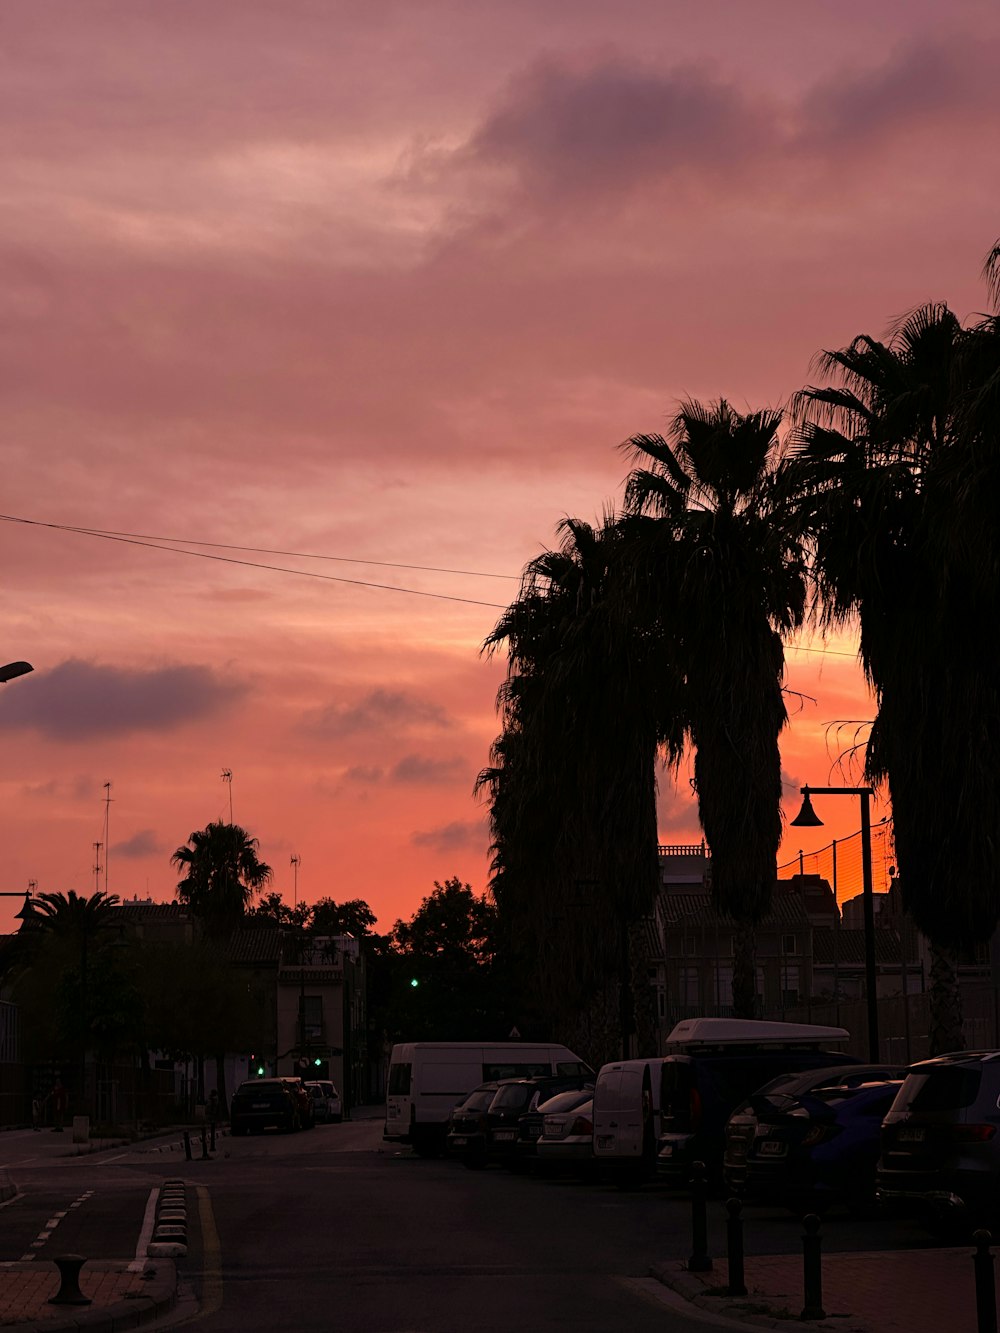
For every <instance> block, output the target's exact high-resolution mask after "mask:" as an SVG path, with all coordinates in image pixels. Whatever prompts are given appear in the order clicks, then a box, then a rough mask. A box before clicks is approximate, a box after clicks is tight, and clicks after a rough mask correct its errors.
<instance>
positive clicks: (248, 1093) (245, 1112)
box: [229, 1078, 302, 1136]
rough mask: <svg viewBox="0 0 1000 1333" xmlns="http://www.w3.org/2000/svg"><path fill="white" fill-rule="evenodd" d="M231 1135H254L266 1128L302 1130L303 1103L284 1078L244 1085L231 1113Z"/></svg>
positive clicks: (249, 1082) (240, 1087)
mask: <svg viewBox="0 0 1000 1333" xmlns="http://www.w3.org/2000/svg"><path fill="white" fill-rule="evenodd" d="M229 1127H230V1133H231V1134H233V1135H234V1136H239V1135H241V1134H250V1133H253V1132H255V1131H257V1130H262V1129H283V1130H286V1131H288V1132H289V1133H290V1132H291V1131H293V1130H296V1129H301V1128H302V1113H301V1109H300V1105H299V1100H298V1098H297V1097H296V1095H295V1093H294V1092H293V1091H292V1089H291V1088H290V1087H289V1085H288V1081H287V1080H286V1079H282V1078H257V1079H251V1080H250V1081H248V1082H246V1083H241V1084H240V1086H239V1087H238V1088H237V1089H236V1091H235V1092H234V1093H233V1100H232V1104H231V1106H230V1111H229Z"/></svg>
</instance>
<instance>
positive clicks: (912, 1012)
mask: <svg viewBox="0 0 1000 1333" xmlns="http://www.w3.org/2000/svg"><path fill="white" fill-rule="evenodd" d="M867 1012H868V1011H867V1006H866V1002H865V1001H864V1000H863V999H862V1000H841V1001H840V1002H839V1003H834V1002H833V1001H830V1002H828V1003H824V1004H811V1005H799V1006H797V1007H796V1008H794V1009H792V1008H786V1009H785V1010H784V1013H783V1014H781V1015H780V1017H782V1018H783V1019H784V1021H785V1022H788V1023H820V1024H822V1025H824V1026H829V1027H843V1028H846V1029H847V1031H848V1032H849V1033H850V1040H849V1041H848V1043H847V1047H846V1049H847V1051H848V1052H849V1053H850V1054H851V1055H857V1056H859V1057H860V1058H861V1059H863V1060H867V1059H868V1039H867V1032H868V1017H867ZM962 1016H963V1024H964V1031H965V1046H966V1049H967V1050H972V1051H974V1050H983V1049H1000V992H998V991H997V990H996V989H995V988H994V987H993V986H984V985H982V984H979V985H976V986H968V987H966V986H963V987H962ZM764 1017H765V1018H771V1019H777V1018H778V1017H779V1015H778V1014H777V1013H769V1014H765V1015H764ZM930 1017H931V997H930V992H929V991H924V992H921V993H918V994H915V995H881V996H879V1000H878V1026H879V1059H880V1060H898V1061H899V1062H900V1063H901V1064H911V1063H912V1062H913V1061H914V1060H926V1059H927V1057H928V1056H929V1055H930V1040H929V1032H930Z"/></svg>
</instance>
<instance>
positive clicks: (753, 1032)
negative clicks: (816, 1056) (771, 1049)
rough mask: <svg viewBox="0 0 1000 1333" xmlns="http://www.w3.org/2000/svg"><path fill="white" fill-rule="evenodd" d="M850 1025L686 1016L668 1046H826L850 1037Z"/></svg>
mask: <svg viewBox="0 0 1000 1333" xmlns="http://www.w3.org/2000/svg"><path fill="white" fill-rule="evenodd" d="M849 1036H850V1034H849V1033H848V1031H847V1029H846V1028H827V1027H820V1026H819V1025H818V1024H816V1023H767V1022H764V1021H762V1020H761V1019H756V1018H685V1019H683V1020H682V1021H681V1022H680V1023H678V1024H677V1026H676V1027H675V1028H674V1030H673V1031H672V1032H671V1034H670V1036H669V1037H668V1038H667V1043H666V1049H667V1050H668V1051H670V1050H677V1049H679V1048H683V1047H687V1046H760V1045H764V1044H767V1045H769V1046H822V1045H826V1044H827V1043H833V1044H837V1043H839V1042H843V1041H847V1039H848V1037H849Z"/></svg>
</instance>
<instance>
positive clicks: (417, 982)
mask: <svg viewBox="0 0 1000 1333" xmlns="http://www.w3.org/2000/svg"><path fill="white" fill-rule="evenodd" d="M410 985H411V986H419V985H420V982H419V981H418V980H417V979H416V977H411V978H410Z"/></svg>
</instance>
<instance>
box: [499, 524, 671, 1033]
mask: <svg viewBox="0 0 1000 1333" xmlns="http://www.w3.org/2000/svg"><path fill="white" fill-rule="evenodd" d="M560 533H561V537H562V543H561V545H560V547H559V549H558V550H552V551H546V552H544V553H543V554H542V555H540V556H539V557H538V558H537V559H536V560H534V561H532V562H531V563H530V564H529V565H528V566H527V568H526V570H525V574H524V578H523V581H522V587H521V591H520V595H519V596H518V598H517V599H516V600H515V602H514V603H513V604H512V605H511V607H510V608H508V610H507V612H506V613H505V614H504V615H503V616H502V617H501V619H500V621H499V622H498V624H497V626H496V628H495V629H494V631H493V633H492V634H491V635H490V637H489V638H488V639H487V641H486V650H487V651H488V652H493V651H497V650H498V649H499V648H500V647H501V646H504V647H505V648H506V650H507V654H508V673H507V679H506V681H505V682H504V685H503V686H502V688H501V691H500V695H499V699H498V708H499V711H500V713H501V719H502V731H501V734H500V736H499V737H498V739H497V741H496V743H495V744H494V747H493V751H492V765H491V767H490V768H488V769H486V770H484V772H483V773H482V774H481V775H480V778H479V783H478V787H479V788H480V789H485V790H487V791H488V793H489V798H490V815H491V829H492V836H493V878H492V881H491V888H492V891H493V895H494V898H495V900H496V903H497V907H498V912H499V920H500V930H501V940H502V941H503V943H504V944H505V946H506V948H507V951H508V952H509V953H513V954H514V955H515V956H516V957H517V958H519V959H520V960H521V964H522V977H523V978H524V984H525V985H526V986H530V987H531V989H532V990H533V991H534V993H535V994H536V995H537V996H538V997H540V998H541V1000H542V1003H543V1006H544V1009H545V1013H546V1016H547V1017H548V1018H549V1020H550V1021H551V1022H552V1023H553V1025H554V1026H556V1027H559V1028H560V1029H561V1030H562V1031H563V1032H564V1033H567V1035H568V1034H569V1033H570V1031H571V1030H572V1027H573V1025H574V1024H576V1028H577V1032H578V1033H579V1032H580V1016H581V1013H583V1014H585V1015H586V1016H587V1019H588V1020H589V1024H590V1028H591V1032H590V1036H589V1037H588V1036H587V1035H586V1034H585V1033H584V1034H581V1035H579V1036H578V1037H577V1040H579V1041H581V1042H582V1043H584V1044H589V1050H590V1052H591V1053H592V1054H593V1055H594V1056H595V1058H596V1057H597V1056H598V1055H603V1056H604V1057H605V1058H611V1057H612V1056H613V1055H615V1054H617V1053H618V1036H619V1035H623V1036H624V1038H625V1041H624V1044H626V1045H627V1038H628V1034H629V1032H630V1031H631V1030H633V1028H634V1026H635V1019H634V1016H633V1013H632V1012H631V1011H632V1010H633V1009H634V1006H635V1003H636V1001H637V1000H638V999H640V998H641V997H643V996H644V995H645V992H647V991H648V986H646V985H645V984H644V985H643V986H642V987H634V986H632V987H630V986H629V985H628V975H627V973H628V970H629V969H628V967H627V966H626V964H625V955H626V954H628V955H629V962H630V965H631V967H632V968H634V969H635V970H638V966H639V964H638V959H639V958H640V957H641V954H640V953H639V951H638V950H637V949H636V948H635V947H633V948H631V949H629V948H628V947H627V942H628V938H629V936H628V932H629V931H630V930H631V931H632V934H633V937H634V938H633V945H635V944H637V943H639V940H638V938H635V937H637V936H638V935H641V932H637V931H636V930H635V927H636V926H637V923H639V922H640V921H641V919H642V918H643V917H644V916H645V915H646V914H648V912H649V911H650V910H651V906H652V903H653V900H654V898H655V894H656V889H657V884H658V872H657V859H656V810H655V791H656V784H655V764H656V755H657V743H658V740H659V739H661V738H660V737H659V736H658V732H657V720H658V718H659V717H661V716H663V715H666V714H667V713H668V711H669V710H667V709H666V708H665V707H664V706H663V705H662V703H661V702H660V698H661V696H662V695H663V693H664V691H665V688H666V686H667V681H666V680H665V678H664V676H663V675H662V673H661V675H660V676H656V675H655V674H654V673H653V671H652V670H651V663H652V656H651V639H650V637H649V636H645V637H644V636H643V634H642V632H641V629H640V627H639V626H638V625H637V624H636V623H635V622H634V621H632V620H630V619H629V618H628V617H627V616H626V615H625V614H623V611H624V601H623V598H622V596H621V595H620V594H621V578H622V565H621V560H622V555H623V553H624V551H625V550H626V549H627V541H626V539H625V535H624V532H623V528H622V525H621V524H619V523H617V522H616V521H615V520H614V519H613V518H612V517H611V516H610V515H605V517H604V520H603V522H602V523H601V525H600V526H598V527H593V526H591V525H590V524H587V523H584V522H581V521H579V520H576V519H567V520H565V521H564V522H563V524H562V525H561V528H560ZM664 739H665V741H666V743H667V745H668V747H669V746H670V745H671V744H672V739H673V738H671V737H669V736H668V737H665V738H664ZM642 977H643V982H644V983H645V980H646V972H645V970H643V972H642ZM616 979H617V981H618V983H619V985H618V987H617V992H618V993H617V996H615V998H614V1000H611V1001H609V993H610V992H613V990H614V981H615V980H616ZM601 999H603V1000H604V1002H605V1003H604V1005H603V1007H604V1008H605V1009H612V1010H617V1011H618V1012H617V1020H618V1021H617V1027H618V1030H619V1031H618V1033H617V1034H616V1033H615V1032H614V1026H615V1025H614V1023H612V1028H611V1031H610V1032H609V1031H608V1030H607V1024H605V1025H604V1029H603V1030H601V1024H600V1023H599V1022H595V1012H596V1011H597V1010H598V1009H599V1008H601V1007H602V1005H601V1003H600V1000H601ZM649 1026H650V1024H649V1023H648V1022H646V1023H643V1022H642V1021H641V1018H640V1028H641V1036H642V1037H645V1036H646V1035H647V1033H646V1029H647V1028H648V1027H649ZM595 1029H596V1030H595Z"/></svg>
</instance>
